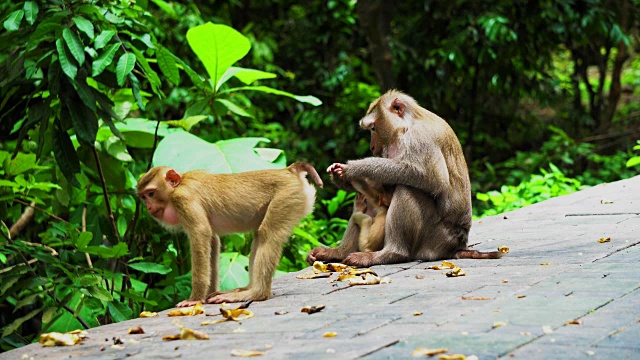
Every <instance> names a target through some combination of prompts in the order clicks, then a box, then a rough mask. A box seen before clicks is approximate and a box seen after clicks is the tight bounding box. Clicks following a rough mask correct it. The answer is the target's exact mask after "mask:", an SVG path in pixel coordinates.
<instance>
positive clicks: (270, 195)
mask: <svg viewBox="0 0 640 360" xmlns="http://www.w3.org/2000/svg"><path fill="white" fill-rule="evenodd" d="M307 174H308V175H309V176H310V177H311V179H312V180H313V181H314V182H315V184H316V185H318V186H319V187H322V180H321V179H320V176H318V173H317V172H316V170H315V169H314V168H313V166H311V165H310V164H307V163H304V162H297V163H294V164H291V165H290V166H288V167H287V168H285V169H279V170H259V171H249V172H243V173H237V174H209V173H206V172H204V171H188V172H185V173H184V174H179V173H178V172H177V171H175V170H173V169H171V168H169V167H166V166H156V167H154V168H152V169H151V170H149V172H147V173H146V174H145V175H144V176H142V178H141V179H140V181H139V182H138V187H137V191H138V196H139V197H140V199H141V200H142V201H143V202H144V203H145V205H146V207H147V210H148V211H149V214H151V216H153V217H154V218H155V219H156V220H157V221H158V222H159V223H160V224H161V225H163V226H164V227H165V228H167V229H170V230H174V231H184V232H185V233H186V234H187V236H188V237H189V241H190V242H191V271H192V274H191V275H192V280H191V288H192V289H191V296H189V299H187V300H184V301H181V302H179V303H178V304H177V305H176V306H178V307H185V306H192V305H194V304H196V303H197V302H198V301H206V302H207V303H216V304H219V303H223V302H240V301H248V300H265V299H267V298H269V297H270V296H271V281H272V279H273V275H274V274H275V271H276V267H277V266H278V263H279V261H280V257H281V255H282V247H283V246H284V244H285V243H286V242H287V240H288V239H289V235H291V232H292V231H293V227H294V226H295V225H296V224H297V223H298V222H299V221H300V220H301V219H302V218H303V217H305V216H307V215H308V214H310V213H311V212H312V211H313V205H314V203H315V194H316V189H315V187H314V186H313V185H312V184H310V183H309V182H308V181H307V179H306V176H307ZM249 231H254V237H253V242H252V244H251V255H250V258H249V277H250V281H249V285H248V286H246V287H243V288H239V289H235V290H231V291H224V292H222V291H218V275H219V269H218V267H219V264H218V262H219V257H220V238H219V236H220V235H224V234H229V233H240V232H249Z"/></svg>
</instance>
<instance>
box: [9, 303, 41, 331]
mask: <svg viewBox="0 0 640 360" xmlns="http://www.w3.org/2000/svg"><path fill="white" fill-rule="evenodd" d="M41 311H42V309H35V310H32V311H31V312H30V313H28V314H27V315H25V316H22V317H19V318H17V319H15V320H14V321H13V322H12V323H11V324H9V325H7V326H6V327H5V328H4V331H3V332H2V337H6V336H9V334H11V333H13V332H15V331H16V330H18V328H20V326H22V324H23V323H24V322H25V321H27V320H29V319H31V318H33V317H34V316H36V315H38V314H39V313H40V312H41Z"/></svg>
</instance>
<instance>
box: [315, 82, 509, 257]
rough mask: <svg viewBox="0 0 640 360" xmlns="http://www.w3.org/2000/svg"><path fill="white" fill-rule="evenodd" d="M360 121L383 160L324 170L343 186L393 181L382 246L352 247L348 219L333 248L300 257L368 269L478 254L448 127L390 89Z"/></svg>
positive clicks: (460, 161) (467, 190)
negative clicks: (370, 249) (470, 246)
mask: <svg viewBox="0 0 640 360" xmlns="http://www.w3.org/2000/svg"><path fill="white" fill-rule="evenodd" d="M360 125H361V127H363V128H364V129H367V130H370V131H371V133H372V137H371V138H372V144H371V148H372V151H374V153H375V152H378V153H380V154H381V155H382V156H383V158H375V157H370V158H365V159H361V160H352V161H348V162H347V164H346V165H345V164H334V165H332V166H331V167H330V168H329V171H330V172H332V179H333V180H334V182H335V183H336V184H337V185H338V186H340V187H343V188H349V185H350V184H351V183H352V182H353V181H357V180H359V179H368V180H370V181H373V182H375V183H380V184H383V185H395V186H396V187H395V191H394V193H393V198H392V200H391V204H390V206H389V209H388V212H387V216H386V224H385V236H384V247H383V249H382V250H380V251H374V252H369V253H363V252H355V251H357V250H354V249H356V248H357V246H356V245H355V244H354V242H355V241H356V240H354V239H357V238H358V236H357V230H358V229H357V226H355V224H353V225H352V221H351V220H350V221H349V225H348V226H347V230H346V231H345V235H344V236H343V239H342V242H341V244H340V246H339V247H338V248H336V249H327V248H316V249H314V250H312V251H311V253H309V256H308V257H307V260H308V261H313V260H330V261H334V260H340V259H342V261H343V262H345V263H347V264H350V265H358V266H371V265H376V264H389V263H398V262H405V261H410V260H427V261H431V260H440V259H450V258H463V257H473V258H479V256H478V253H477V252H474V253H473V254H471V252H470V251H468V250H467V249H466V246H467V241H468V236H469V230H470V228H471V185H470V182H469V174H468V170H467V165H466V162H465V159H464V155H463V152H462V147H461V146H460V142H459V141H458V138H457V137H456V135H455V133H454V132H453V130H452V129H451V127H450V126H449V125H448V124H447V123H446V122H445V121H444V120H443V119H441V118H440V117H438V116H437V115H435V114H433V113H431V112H429V111H428V110H426V109H424V108H422V107H420V106H419V105H418V103H417V102H416V101H415V100H414V99H413V98H411V97H410V96H408V95H406V94H404V93H402V92H399V91H396V90H391V91H389V92H387V93H386V94H384V95H383V96H381V97H380V98H378V99H377V100H376V101H374V102H373V103H372V104H371V106H370V107H369V110H368V111H367V114H366V115H365V117H364V118H363V119H362V120H360ZM400 130H401V132H400V134H399V135H398V131H400ZM374 140H375V141H374ZM484 254H486V255H482V256H485V257H484V258H498V257H500V256H502V253H500V252H497V251H496V252H490V253H484Z"/></svg>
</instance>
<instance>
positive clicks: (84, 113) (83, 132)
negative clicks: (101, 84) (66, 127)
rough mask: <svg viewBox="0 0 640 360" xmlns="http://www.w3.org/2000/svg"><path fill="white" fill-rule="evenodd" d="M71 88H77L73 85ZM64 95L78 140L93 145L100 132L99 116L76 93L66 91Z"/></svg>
mask: <svg viewBox="0 0 640 360" xmlns="http://www.w3.org/2000/svg"><path fill="white" fill-rule="evenodd" d="M71 89H72V90H75V89H74V88H73V87H71ZM64 95H65V96H63V98H62V100H63V101H64V104H65V105H66V106H67V109H69V115H70V117H71V123H72V124H73V129H74V130H75V132H76V136H77V137H78V140H79V141H80V142H81V143H83V144H86V145H89V146H91V147H93V146H94V142H95V141H96V134H97V133H98V118H97V117H96V115H95V113H94V112H93V111H91V109H89V108H88V107H86V106H85V105H84V103H83V102H82V101H81V100H80V97H79V96H78V95H77V94H76V93H67V92H65V94H64Z"/></svg>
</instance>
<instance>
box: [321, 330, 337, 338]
mask: <svg viewBox="0 0 640 360" xmlns="http://www.w3.org/2000/svg"><path fill="white" fill-rule="evenodd" d="M336 336H338V333H337V332H335V331H329V332H326V333H324V334H322V337H326V338H334V337H336Z"/></svg>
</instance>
